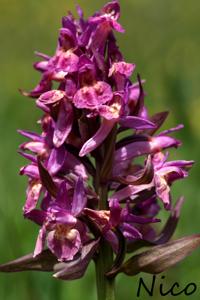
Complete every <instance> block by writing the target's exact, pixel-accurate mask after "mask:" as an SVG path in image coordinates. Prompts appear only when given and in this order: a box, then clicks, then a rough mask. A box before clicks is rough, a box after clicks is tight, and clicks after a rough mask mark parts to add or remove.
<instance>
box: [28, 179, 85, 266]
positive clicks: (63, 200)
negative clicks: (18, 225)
mask: <svg viewBox="0 0 200 300" xmlns="http://www.w3.org/2000/svg"><path fill="white" fill-rule="evenodd" d="M67 194H68V193H67V189H66V184H65V182H63V183H62V184H61V186H60V190H59V193H58V195H57V198H56V199H55V200H52V199H51V197H50V196H49V195H47V196H46V197H47V198H45V199H44V201H45V202H47V201H49V204H48V208H47V209H46V210H37V209H35V210H32V211H31V212H29V213H27V214H25V217H27V218H29V219H31V220H33V221H34V222H36V223H38V224H39V225H40V226H42V227H41V229H40V232H39V235H38V239H37V242H36V247H35V251H34V256H37V255H39V254H40V253H41V252H42V250H43V249H44V247H45V241H47V245H48V248H49V249H50V250H51V252H52V253H53V254H54V255H55V256H56V257H57V258H58V260H59V261H68V260H72V259H73V258H74V256H75V255H76V253H78V252H79V251H80V250H81V248H82V243H83V242H85V240H86V227H85V225H84V224H83V223H82V222H81V221H80V220H79V219H78V217H79V216H80V214H81V212H82V210H83V209H84V207H85V206H86V202H87V198H86V194H85V190H84V186H83V181H82V179H81V178H80V177H79V178H78V180H77V182H76V185H75V189H74V195H73V197H69V196H67ZM49 198H50V199H49Z"/></svg>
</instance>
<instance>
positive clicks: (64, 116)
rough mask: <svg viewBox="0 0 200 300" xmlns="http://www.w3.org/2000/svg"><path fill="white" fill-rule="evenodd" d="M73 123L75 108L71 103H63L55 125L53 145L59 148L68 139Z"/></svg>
mask: <svg viewBox="0 0 200 300" xmlns="http://www.w3.org/2000/svg"><path fill="white" fill-rule="evenodd" d="M72 123H73V108H72V105H71V103H68V102H66V101H65V102H62V103H61V104H60V109H59V113H58V119H57V122H56V125H55V130H54V135H53V143H54V145H55V146H56V147H57V148H59V147H60V146H62V144H63V143H64V142H65V140H66V139H67V137H68V135H69V133H70V132H71V128H72Z"/></svg>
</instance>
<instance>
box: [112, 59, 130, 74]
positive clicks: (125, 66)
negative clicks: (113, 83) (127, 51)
mask: <svg viewBox="0 0 200 300" xmlns="http://www.w3.org/2000/svg"><path fill="white" fill-rule="evenodd" d="M134 69H135V65H134V64H129V63H126V62H124V61H120V62H116V63H114V64H113V65H112V67H111V68H110V70H109V74H108V76H112V75H114V74H115V73H119V74H121V75H124V76H126V77H130V76H131V75H132V73H133V71H134Z"/></svg>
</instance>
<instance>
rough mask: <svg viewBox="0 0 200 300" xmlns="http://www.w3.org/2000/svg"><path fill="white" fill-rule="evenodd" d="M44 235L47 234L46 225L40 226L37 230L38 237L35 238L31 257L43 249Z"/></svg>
mask: <svg viewBox="0 0 200 300" xmlns="http://www.w3.org/2000/svg"><path fill="white" fill-rule="evenodd" d="M46 235H47V232H46V227H45V226H42V228H41V229H40V231H39V235H38V238H37V241H36V245H35V250H34V254H33V257H36V256H37V255H38V254H40V253H41V252H42V250H43V249H44V246H45V240H46Z"/></svg>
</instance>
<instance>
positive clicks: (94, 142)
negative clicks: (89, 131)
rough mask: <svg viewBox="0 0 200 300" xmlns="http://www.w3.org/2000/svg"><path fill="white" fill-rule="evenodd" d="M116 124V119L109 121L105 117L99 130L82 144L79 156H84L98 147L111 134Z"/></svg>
mask: <svg viewBox="0 0 200 300" xmlns="http://www.w3.org/2000/svg"><path fill="white" fill-rule="evenodd" d="M114 124H115V121H108V120H106V119H104V120H103V121H102V124H101V126H100V128H99V129H98V130H97V132H96V134H95V135H94V136H93V137H92V138H90V139H89V140H88V141H87V142H86V143H85V144H84V145H83V146H82V148H81V150H80V152H79V156H84V155H86V154H88V153H90V152H91V151H93V150H94V149H96V148H97V147H98V146H99V145H100V144H101V143H102V142H103V141H104V140H105V138H106V137H107V136H108V135H109V133H110V132H111V130H112V128H113V126H114Z"/></svg>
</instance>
